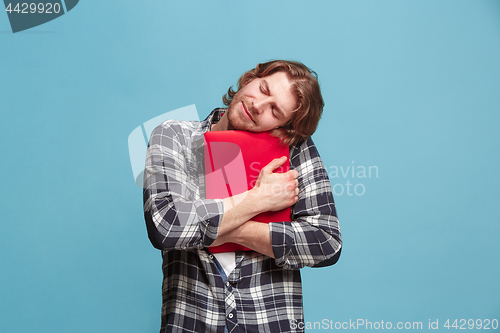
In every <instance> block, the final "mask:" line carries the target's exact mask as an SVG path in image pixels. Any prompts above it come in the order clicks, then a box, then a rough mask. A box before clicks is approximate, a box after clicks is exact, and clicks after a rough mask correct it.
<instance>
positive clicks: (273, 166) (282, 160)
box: [263, 156, 287, 172]
mask: <svg viewBox="0 0 500 333" xmlns="http://www.w3.org/2000/svg"><path fill="white" fill-rule="evenodd" d="M286 159H287V157H286V156H282V157H280V158H275V159H274V160H272V161H271V162H269V164H268V165H266V166H265V167H264V168H263V169H266V170H267V171H268V172H273V171H274V170H276V169H277V168H279V167H280V166H281V165H283V163H285V162H286Z"/></svg>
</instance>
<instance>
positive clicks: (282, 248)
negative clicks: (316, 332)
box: [144, 60, 341, 333]
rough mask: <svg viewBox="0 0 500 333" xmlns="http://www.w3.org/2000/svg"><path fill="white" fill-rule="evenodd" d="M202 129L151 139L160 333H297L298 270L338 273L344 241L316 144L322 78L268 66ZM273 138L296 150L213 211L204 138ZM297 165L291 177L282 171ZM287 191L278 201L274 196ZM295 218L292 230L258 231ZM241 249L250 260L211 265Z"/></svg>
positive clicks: (149, 177) (148, 190)
mask: <svg viewBox="0 0 500 333" xmlns="http://www.w3.org/2000/svg"><path fill="white" fill-rule="evenodd" d="M223 100H224V103H225V104H226V106H228V108H227V109H215V110H214V111H212V113H211V114H210V115H209V116H208V117H207V118H206V119H205V120H204V121H202V122H182V121H166V122H164V123H163V124H161V125H160V126H158V127H157V128H156V129H155V130H154V131H153V133H152V135H151V139H150V142H149V148H148V155H147V159H146V169H145V189H144V212H145V214H144V215H145V219H146V225H147V229H148V235H149V238H150V240H151V242H152V243H153V245H154V246H155V247H156V248H158V249H160V250H162V255H163V275H164V280H163V305H162V324H161V332H162V333H163V332H220V333H222V332H272V333H274V332H298V331H302V329H300V328H301V327H302V326H301V325H296V324H297V323H301V322H303V309H302V288H301V280H300V271H299V269H300V268H302V267H304V266H313V267H319V266H327V265H332V264H334V263H335V262H336V261H337V260H338V257H339V255H340V251H341V238H340V229H339V225H338V219H337V215H336V210H335V204H334V201H333V196H332V192H331V186H330V182H329V180H328V176H327V172H326V170H325V168H324V165H323V163H322V162H321V159H320V157H319V155H318V152H317V150H316V147H315V146H314V143H313V142H312V140H311V139H310V135H312V133H313V132H314V131H315V129H316V126H317V124H318V121H319V119H320V116H321V112H322V109H323V99H322V97H321V93H320V89H319V84H318V82H317V79H316V77H315V73H314V72H311V71H310V70H309V69H308V68H307V67H306V66H304V65H303V64H301V63H298V62H290V61H281V60H279V61H272V62H268V63H264V64H259V65H257V67H256V68H255V69H252V70H250V71H248V72H247V73H245V74H244V75H243V76H242V77H241V78H240V79H239V81H238V89H237V91H233V90H232V89H231V88H230V89H229V91H228V94H227V95H225V96H224V97H223ZM230 129H235V130H246V131H253V132H263V131H271V133H272V134H273V135H275V136H279V137H280V138H281V140H282V143H283V144H287V145H289V146H290V154H289V156H287V157H282V158H280V159H275V160H273V161H272V162H271V163H269V164H268V165H267V166H265V167H264V168H263V169H262V171H261V173H260V175H259V177H258V179H257V182H256V185H255V187H254V188H252V189H251V190H249V191H247V192H245V193H242V194H239V195H235V196H233V197H231V198H226V199H205V192H204V191H205V189H204V170H203V134H204V133H205V132H207V131H210V130H212V131H223V130H230ZM286 158H289V160H290V169H291V170H290V171H288V172H287V173H283V174H279V173H274V172H273V171H274V170H275V169H276V168H278V167H279V166H280V165H282V164H283V163H284V162H285V161H286ZM276 188H279V189H281V190H280V191H276V190H274V189H276ZM286 207H292V221H291V222H271V223H269V224H266V223H259V222H255V221H252V218H253V217H254V216H256V215H258V214H259V213H261V212H264V211H269V210H280V209H283V208H286ZM226 242H232V243H237V244H241V245H243V246H246V247H247V248H250V249H252V250H253V251H247V252H236V253H234V252H232V253H222V254H215V255H214V254H212V253H211V252H210V247H211V246H216V245H220V244H224V243H226Z"/></svg>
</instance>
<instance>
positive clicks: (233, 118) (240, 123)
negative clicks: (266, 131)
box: [227, 93, 256, 132]
mask: <svg viewBox="0 0 500 333" xmlns="http://www.w3.org/2000/svg"><path fill="white" fill-rule="evenodd" d="M242 101H243V98H241V97H240V96H239V95H238V93H236V95H234V97H233V99H232V101H231V104H229V107H228V109H227V122H228V124H227V129H228V130H237V131H249V132H256V130H255V128H254V126H255V123H254V122H251V121H249V120H247V119H243V117H242V115H241V112H240V110H239V108H240V105H239V104H240V102H242ZM248 112H249V113H250V114H252V112H251V110H250V109H248Z"/></svg>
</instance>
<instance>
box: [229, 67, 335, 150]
mask: <svg viewBox="0 0 500 333" xmlns="http://www.w3.org/2000/svg"><path fill="white" fill-rule="evenodd" d="M277 72H284V73H286V74H287V76H288V79H289V80H290V82H291V83H292V85H291V89H292V93H293V94H294V95H295V97H296V98H297V102H298V106H297V108H296V109H295V110H294V111H293V112H294V113H295V114H294V116H293V117H292V119H290V121H289V122H288V123H286V124H285V126H283V127H280V128H278V129H275V130H273V131H271V134H273V135H274V136H278V137H280V138H281V142H282V143H283V144H285V145H288V146H292V145H300V144H301V143H302V142H304V141H305V140H306V139H307V138H309V137H310V136H311V135H312V134H313V133H314V132H315V131H316V127H317V126H318V122H319V119H320V118H321V114H322V113H323V107H324V105H325V103H324V102H323V97H322V96H321V90H320V88H319V83H318V75H317V74H316V72H314V71H312V70H310V69H309V68H308V67H307V66H305V65H304V64H302V63H300V62H297V61H287V60H273V61H269V62H266V63H263V64H258V65H257V66H256V67H255V68H253V69H251V70H249V71H248V72H246V73H245V74H243V75H242V76H241V77H240V79H239V80H238V83H237V90H236V91H235V90H233V87H230V88H229V90H228V91H227V94H225V95H224V96H223V97H222V101H223V102H224V104H225V105H226V106H229V104H231V101H232V100H233V97H234V95H236V93H237V92H238V91H239V90H240V89H241V88H243V87H244V86H246V85H247V84H248V83H249V82H250V81H252V80H253V79H255V78H263V77H265V76H269V75H271V74H274V73H277Z"/></svg>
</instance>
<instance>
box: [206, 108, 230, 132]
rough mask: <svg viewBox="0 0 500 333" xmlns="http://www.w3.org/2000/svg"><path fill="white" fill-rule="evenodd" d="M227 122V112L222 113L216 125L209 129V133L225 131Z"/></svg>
mask: <svg viewBox="0 0 500 333" xmlns="http://www.w3.org/2000/svg"><path fill="white" fill-rule="evenodd" d="M228 125H229V122H228V121H227V111H226V112H224V115H223V116H222V118H220V120H219V122H218V123H217V124H213V125H212V126H211V128H210V130H211V131H227V130H228Z"/></svg>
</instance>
